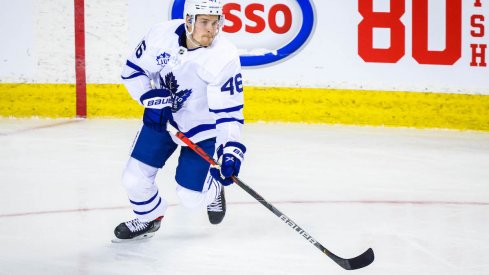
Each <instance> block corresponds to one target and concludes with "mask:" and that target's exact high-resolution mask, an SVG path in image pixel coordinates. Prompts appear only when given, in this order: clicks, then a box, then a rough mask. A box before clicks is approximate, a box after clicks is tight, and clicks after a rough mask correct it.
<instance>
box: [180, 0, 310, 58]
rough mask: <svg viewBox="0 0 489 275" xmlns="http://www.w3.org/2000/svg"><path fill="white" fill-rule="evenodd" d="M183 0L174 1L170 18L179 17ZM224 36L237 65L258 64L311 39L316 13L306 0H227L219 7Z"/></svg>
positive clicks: (294, 50) (286, 53)
mask: <svg viewBox="0 0 489 275" xmlns="http://www.w3.org/2000/svg"><path fill="white" fill-rule="evenodd" d="M184 3H185V0H175V1H174V2H173V6H172V7H171V18H172V19H177V18H183V6H184ZM223 12H224V15H225V18H226V20H225V23H224V26H223V27H222V32H223V34H222V35H226V36H227V37H228V38H229V39H230V40H231V41H232V42H233V43H234V44H235V45H236V46H237V47H238V48H239V51H240V57H241V64H242V65H243V66H246V67H253V66H261V65H267V64H271V63H274V62H277V61H280V60H284V59H285V58H288V57H290V56H292V55H293V54H295V53H297V52H298V51H299V50H301V49H302V48H303V46H304V45H305V44H306V43H307V41H308V40H309V39H310V38H311V36H312V33H313V30H314V25H315V21H316V15H315V12H314V8H313V5H312V1H310V0H266V1H265V0H255V1H246V0H230V1H226V2H225V4H224V7H223Z"/></svg>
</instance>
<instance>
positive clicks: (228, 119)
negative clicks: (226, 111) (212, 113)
mask: <svg viewBox="0 0 489 275" xmlns="http://www.w3.org/2000/svg"><path fill="white" fill-rule="evenodd" d="M226 122H239V123H241V124H244V119H237V118H234V117H226V118H220V119H218V120H217V121H216V124H221V123H226Z"/></svg>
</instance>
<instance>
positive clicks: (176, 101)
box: [160, 72, 192, 113]
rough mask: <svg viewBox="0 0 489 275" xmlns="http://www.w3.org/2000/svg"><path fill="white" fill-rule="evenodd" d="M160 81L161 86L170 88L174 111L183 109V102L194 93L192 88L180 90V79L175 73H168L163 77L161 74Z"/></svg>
mask: <svg viewBox="0 0 489 275" xmlns="http://www.w3.org/2000/svg"><path fill="white" fill-rule="evenodd" d="M160 83H161V88H165V89H168V90H170V92H171V94H172V102H173V103H172V107H171V109H172V112H174V113H175V112H177V111H178V110H180V109H182V107H183V104H184V103H185V101H187V99H188V97H189V96H190V95H191V94H192V89H185V90H182V91H178V87H179V86H180V85H178V81H177V79H176V78H175V76H174V75H173V73H171V72H170V73H168V74H166V75H165V78H164V79H163V78H162V77H161V76H160Z"/></svg>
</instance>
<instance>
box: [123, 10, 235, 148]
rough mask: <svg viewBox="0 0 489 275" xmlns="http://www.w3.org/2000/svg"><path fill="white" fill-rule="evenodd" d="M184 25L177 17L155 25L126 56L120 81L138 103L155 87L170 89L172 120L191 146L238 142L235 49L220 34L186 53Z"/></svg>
mask: <svg viewBox="0 0 489 275" xmlns="http://www.w3.org/2000/svg"><path fill="white" fill-rule="evenodd" d="M184 23H185V21H184V20H183V19H178V20H171V21H168V22H164V23H161V24H158V25H156V26H154V27H153V28H152V29H151V30H150V31H149V33H148V34H147V35H146V36H145V37H144V38H143V40H142V41H141V43H140V44H139V45H138V47H137V48H136V49H135V51H134V52H133V53H132V54H131V55H130V56H129V58H128V60H127V62H126V65H125V66H124V69H123V71H122V81H123V83H124V85H125V86H126V88H127V90H128V91H129V93H130V94H131V96H132V97H133V98H134V99H135V100H136V101H138V102H139V103H140V104H141V102H140V98H141V96H142V95H143V94H144V93H146V92H147V91H149V90H151V89H153V88H162V87H164V88H166V89H168V90H170V91H171V92H172V98H173V105H172V111H173V119H174V121H175V122H176V124H177V127H178V129H179V130H180V131H181V132H183V133H184V134H185V135H186V136H187V137H189V138H190V139H191V140H192V141H193V142H199V141H202V140H205V139H209V138H212V137H217V144H216V145H217V146H219V145H220V144H225V143H226V142H227V141H239V140H240V135H241V126H242V124H243V123H244V118H243V112H242V111H243V82H242V77H241V65H240V61H239V55H238V51H237V49H236V47H235V46H234V45H233V44H232V43H231V42H230V41H229V40H227V39H226V38H225V37H223V36H222V35H217V36H216V37H215V39H214V41H213V42H212V44H211V46H209V47H200V48H196V49H192V50H187V49H186V48H185V47H184V45H185V42H184V41H185V35H186V34H185V27H184ZM174 140H175V142H177V143H178V144H181V145H183V144H182V143H181V142H180V141H179V140H177V139H176V138H174Z"/></svg>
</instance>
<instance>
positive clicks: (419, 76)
mask: <svg viewBox="0 0 489 275" xmlns="http://www.w3.org/2000/svg"><path fill="white" fill-rule="evenodd" d="M362 1H363V0H362ZM391 1H394V0H391ZM412 1H413V0H406V11H405V13H404V15H403V16H402V18H401V21H402V22H403V24H404V25H405V26H406V30H405V31H406V35H405V37H406V41H405V55H404V57H403V58H401V59H400V60H399V61H398V62H397V63H395V64H391V63H367V62H365V61H363V60H362V59H361V58H360V57H359V55H358V46H357V44H358V41H357V32H358V24H359V22H360V21H361V20H362V17H361V15H360V14H359V12H358V0H327V1H314V7H315V12H316V18H315V19H316V21H315V22H316V23H315V30H314V33H313V36H312V38H311V39H310V40H309V41H308V43H307V44H306V45H305V46H303V47H302V49H301V50H300V51H298V52H296V53H295V54H294V55H293V56H292V57H290V58H287V59H285V60H283V61H280V62H277V63H274V64H270V65H266V66H262V67H260V68H245V69H244V71H243V75H244V78H245V84H247V85H253V86H285V87H287V86H289V87H330V88H345V89H384V90H407V91H434V92H453V93H475V94H489V77H488V75H489V68H488V67H471V66H470V65H469V64H470V61H471V49H470V44H471V43H481V44H487V43H488V35H484V36H483V37H481V38H474V37H472V36H471V35H470V31H471V30H473V28H472V27H471V25H470V22H471V21H470V20H471V16H472V15H473V14H484V15H486V17H487V15H488V14H489V1H487V0H483V1H482V4H483V5H482V7H481V8H475V7H473V2H474V1H473V0H462V4H463V8H462V10H463V17H462V42H461V43H462V44H461V46H462V56H461V57H460V59H459V60H458V61H457V62H456V63H455V64H454V65H421V64H418V63H417V62H416V61H415V60H414V58H413V57H412V49H411V48H412V47H411V44H412V39H411V33H412V22H411V21H412V20H411V14H412V8H411V3H412ZM234 2H235V3H240V4H241V5H242V6H245V5H247V4H248V3H249V1H244V0H236V1H234ZM273 2H274V3H279V2H282V3H285V4H287V3H290V1H285V0H283V1H279V0H274V1H273ZM389 2H390V1H386V0H374V8H375V9H376V10H379V11H380V10H385V11H388V10H389V5H388V3H389ZM254 3H263V4H264V5H268V4H269V3H270V2H269V1H265V0H257V1H254ZM267 3H268V4H267ZM386 3H387V4H386ZM0 7H1V9H0V37H1V39H2V43H0V82H4V83H6V82H35V83H74V79H75V72H74V34H73V25H74V24H73V23H74V19H73V14H74V12H73V1H66V0H42V1H34V0H17V1H9V0H0ZM171 7H172V1H169V0H104V1H97V0H86V3H85V12H86V21H85V23H86V51H87V52H86V59H87V78H88V82H89V83H119V82H120V80H119V75H120V71H121V66H122V65H123V64H124V62H125V57H126V56H127V54H128V53H129V52H130V51H131V50H132V49H133V48H134V47H135V46H136V45H137V43H138V42H139V40H140V39H141V37H142V36H143V35H144V34H145V33H146V31H147V30H148V28H149V27H150V26H151V25H153V24H155V23H157V22H161V21H163V20H168V18H169V17H170V11H171ZM429 8H430V9H429V25H428V26H429V33H430V38H429V48H430V49H432V50H440V49H443V48H444V43H445V35H444V31H445V30H444V29H445V18H444V16H445V14H444V10H445V1H442V0H429ZM243 20H245V19H244V18H243ZM294 20H296V19H294ZM488 20H489V19H488ZM484 24H486V25H487V27H489V22H488V23H485V22H484ZM226 35H228V36H229V37H230V38H231V39H233V35H229V34H226ZM388 38H389V32H388V31H382V30H380V31H378V32H376V33H375V36H374V45H375V46H376V47H387V46H389V42H388ZM234 39H235V40H236V39H238V36H237V35H234ZM257 41H258V42H257V44H259V40H257ZM237 44H239V43H237ZM488 51H489V49H488ZM486 55H487V62H488V63H489V52H488V53H487V54H486Z"/></svg>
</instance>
